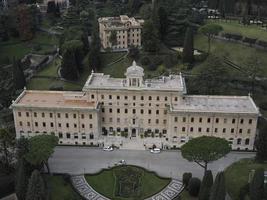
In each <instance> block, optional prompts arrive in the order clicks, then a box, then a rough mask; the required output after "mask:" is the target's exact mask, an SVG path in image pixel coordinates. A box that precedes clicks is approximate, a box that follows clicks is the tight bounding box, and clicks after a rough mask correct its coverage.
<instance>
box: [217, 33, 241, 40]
mask: <svg viewBox="0 0 267 200" xmlns="http://www.w3.org/2000/svg"><path fill="white" fill-rule="evenodd" d="M222 36H223V37H225V38H227V39H233V40H242V38H243V36H242V35H240V34H234V33H223V34H222Z"/></svg>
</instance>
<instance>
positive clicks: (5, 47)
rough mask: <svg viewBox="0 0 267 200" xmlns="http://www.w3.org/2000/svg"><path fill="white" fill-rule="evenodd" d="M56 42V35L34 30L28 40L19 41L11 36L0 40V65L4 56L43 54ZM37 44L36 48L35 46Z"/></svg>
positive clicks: (16, 56)
mask: <svg viewBox="0 0 267 200" xmlns="http://www.w3.org/2000/svg"><path fill="white" fill-rule="evenodd" d="M56 44H58V38H57V37H56V36H50V35H48V34H47V33H43V32H36V34H35V37H34V38H33V39H32V40H30V41H20V40H19V39H18V38H11V39H10V40H9V41H6V42H0V65H1V64H2V63H3V60H4V59H5V58H9V60H11V61H12V59H13V58H14V57H15V58H17V59H20V58H23V57H24V56H25V55H26V54H28V53H37V54H44V53H46V52H49V51H52V50H53V49H54V45H56ZM37 46H38V49H36V47H37Z"/></svg>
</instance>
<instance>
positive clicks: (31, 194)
mask: <svg viewBox="0 0 267 200" xmlns="http://www.w3.org/2000/svg"><path fill="white" fill-rule="evenodd" d="M26 200H46V193H45V186H44V181H43V178H42V177H41V175H40V173H39V171H38V170H34V171H33V172H32V175H31V178H30V180H29V184H28V190H27V196H26Z"/></svg>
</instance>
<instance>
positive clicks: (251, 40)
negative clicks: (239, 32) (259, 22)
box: [243, 37, 257, 45]
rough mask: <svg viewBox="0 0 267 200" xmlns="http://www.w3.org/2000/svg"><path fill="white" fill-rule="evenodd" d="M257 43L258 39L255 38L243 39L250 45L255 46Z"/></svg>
mask: <svg viewBox="0 0 267 200" xmlns="http://www.w3.org/2000/svg"><path fill="white" fill-rule="evenodd" d="M256 41H257V39H255V38H249V37H244V39H243V42H245V43H249V44H251V45H252V44H255V43H256Z"/></svg>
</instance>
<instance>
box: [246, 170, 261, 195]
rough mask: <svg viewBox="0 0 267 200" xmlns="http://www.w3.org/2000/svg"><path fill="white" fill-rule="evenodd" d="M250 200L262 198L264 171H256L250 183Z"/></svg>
mask: <svg viewBox="0 0 267 200" xmlns="http://www.w3.org/2000/svg"><path fill="white" fill-rule="evenodd" d="M249 197H250V200H262V199H263V197H264V170H263V169H261V168H260V169H257V170H256V171H255V174H254V176H253V179H252V181H251V182H250V187H249Z"/></svg>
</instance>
